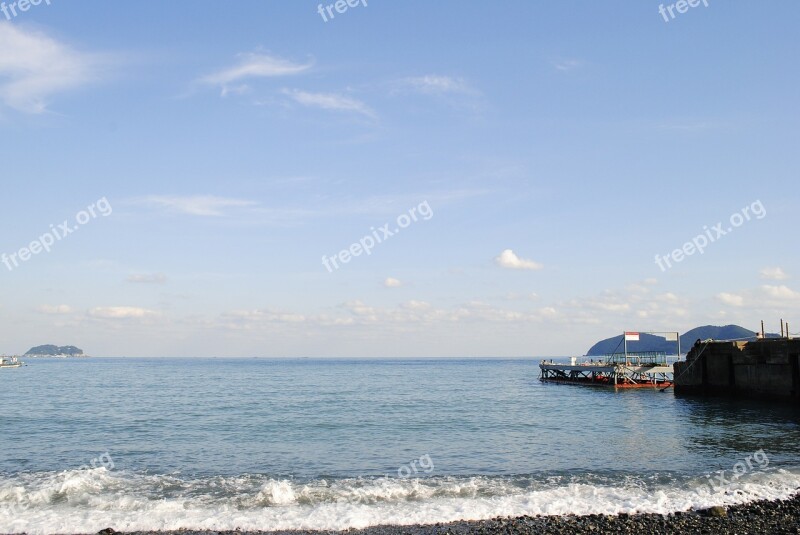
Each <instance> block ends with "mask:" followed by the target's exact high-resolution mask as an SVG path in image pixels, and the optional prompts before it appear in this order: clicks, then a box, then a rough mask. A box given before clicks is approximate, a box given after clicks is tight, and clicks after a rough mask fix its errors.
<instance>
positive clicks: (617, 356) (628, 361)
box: [604, 351, 667, 366]
mask: <svg viewBox="0 0 800 535" xmlns="http://www.w3.org/2000/svg"><path fill="white" fill-rule="evenodd" d="M604 359H605V362H606V363H608V364H624V365H626V366H666V365H667V353H666V352H665V351H628V352H625V353H611V354H609V355H605V357H604Z"/></svg>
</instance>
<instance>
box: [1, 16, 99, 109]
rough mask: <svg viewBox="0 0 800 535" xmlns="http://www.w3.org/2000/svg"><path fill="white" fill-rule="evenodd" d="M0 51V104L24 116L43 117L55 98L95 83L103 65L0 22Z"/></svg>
mask: <svg viewBox="0 0 800 535" xmlns="http://www.w3.org/2000/svg"><path fill="white" fill-rule="evenodd" d="M0 50H2V53H0V101H2V102H3V104H5V105H6V106H8V107H9V108H12V109H15V110H17V111H21V112H25V113H44V112H46V111H47V106H48V103H49V101H50V99H52V98H53V97H54V96H55V95H56V94H58V93H61V92H63V91H67V90H70V89H75V88H78V87H80V86H83V85H86V84H88V83H90V82H93V81H95V80H96V79H97V78H98V77H99V76H98V72H97V71H98V67H99V65H100V63H101V62H102V61H103V60H102V59H101V56H100V55H97V54H86V53H82V52H78V51H76V50H73V49H72V48H70V47H69V46H67V45H66V44H64V43H61V42H59V41H57V40H55V39H53V38H52V37H49V36H48V35H46V34H44V33H42V32H39V31H32V30H27V29H23V28H19V27H17V26H14V25H12V24H11V23H7V22H0Z"/></svg>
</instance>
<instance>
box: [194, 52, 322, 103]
mask: <svg viewBox="0 0 800 535" xmlns="http://www.w3.org/2000/svg"><path fill="white" fill-rule="evenodd" d="M237 58H238V61H237V62H236V64H235V65H234V66H232V67H229V68H227V69H223V70H221V71H218V72H215V73H213V74H209V75H207V76H204V77H202V78H200V80H199V82H200V83H203V84H206V85H212V86H219V87H220V94H221V96H223V97H224V96H227V95H228V94H230V93H244V92H247V91H248V90H249V86H247V85H246V84H244V83H243V82H244V81H245V80H248V79H253V78H277V77H283V76H294V75H297V74H301V73H303V72H305V71H307V70H308V69H310V68H311V66H312V64H311V63H295V62H292V61H289V60H286V59H282V58H279V57H276V56H271V55H269V54H262V53H257V52H248V53H243V54H239V55H238V56H237ZM236 84H238V85H236Z"/></svg>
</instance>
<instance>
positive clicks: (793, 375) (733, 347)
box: [675, 339, 800, 403]
mask: <svg viewBox="0 0 800 535" xmlns="http://www.w3.org/2000/svg"><path fill="white" fill-rule="evenodd" d="M675 393H676V394H690V395H691V394H700V395H730V396H737V397H760V398H774V399H785V400H793V401H796V402H798V403H800V340H787V339H768V340H759V341H756V342H710V343H708V344H705V343H702V342H701V343H699V344H695V346H694V347H692V349H691V350H690V351H689V354H688V355H687V356H686V362H677V363H675Z"/></svg>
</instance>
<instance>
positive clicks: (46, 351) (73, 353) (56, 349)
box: [24, 344, 87, 358]
mask: <svg viewBox="0 0 800 535" xmlns="http://www.w3.org/2000/svg"><path fill="white" fill-rule="evenodd" d="M24 356H25V357H27V358H38V357H49V358H80V357H86V356H87V355H84V353H83V349H79V348H77V347H75V346H56V345H50V344H48V345H43V346H36V347H32V348H31V349H29V350H28V352H27V353H25V355H24Z"/></svg>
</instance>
